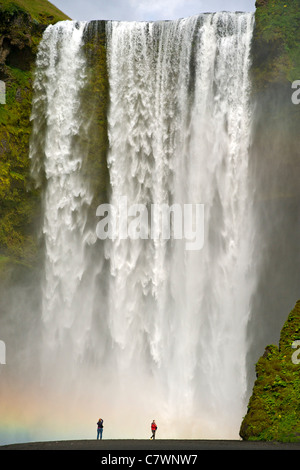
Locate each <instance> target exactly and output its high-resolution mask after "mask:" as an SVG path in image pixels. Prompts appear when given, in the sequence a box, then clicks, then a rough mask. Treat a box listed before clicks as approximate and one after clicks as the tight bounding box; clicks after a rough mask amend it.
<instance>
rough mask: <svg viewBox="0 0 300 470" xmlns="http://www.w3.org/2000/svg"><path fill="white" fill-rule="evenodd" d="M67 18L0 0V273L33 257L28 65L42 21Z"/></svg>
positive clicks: (46, 6)
mask: <svg viewBox="0 0 300 470" xmlns="http://www.w3.org/2000/svg"><path fill="white" fill-rule="evenodd" d="M66 18H67V17H66V16H65V15H64V14H62V13H61V12H59V10H58V9H57V8H55V7H54V6H53V5H51V4H50V3H49V2H47V1H45V0H35V1H30V0H16V1H8V0H0V79H1V80H3V81H4V82H5V85H6V104H0V261H1V262H0V273H1V271H3V270H4V269H5V270H8V265H9V262H10V263H11V265H13V266H15V265H19V264H20V263H21V264H22V265H27V266H32V265H33V264H34V263H35V262H36V260H37V251H38V242H37V237H36V235H35V233H36V226H37V225H36V223H37V221H38V218H39V214H40V195H39V193H38V192H37V191H35V190H34V189H33V188H32V185H31V181H30V163H29V139H30V134H31V122H30V114H31V99H32V83H33V68H34V61H35V56H36V52H37V47H38V44H39V42H40V40H41V38H42V34H43V31H44V29H45V27H46V26H47V24H50V23H54V22H56V21H58V20H64V19H66Z"/></svg>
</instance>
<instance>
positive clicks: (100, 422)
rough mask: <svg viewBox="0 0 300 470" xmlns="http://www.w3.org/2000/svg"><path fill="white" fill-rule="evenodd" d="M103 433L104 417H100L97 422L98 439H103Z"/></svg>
mask: <svg viewBox="0 0 300 470" xmlns="http://www.w3.org/2000/svg"><path fill="white" fill-rule="evenodd" d="M102 434H103V419H102V418H99V420H98V423H97V439H99V437H100V439H102Z"/></svg>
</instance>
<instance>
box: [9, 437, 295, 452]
mask: <svg viewBox="0 0 300 470" xmlns="http://www.w3.org/2000/svg"><path fill="white" fill-rule="evenodd" d="M0 450H101V451H103V452H106V451H126V452H130V453H132V454H134V452H135V451H137V452H139V451H147V452H149V451H156V453H157V451H159V452H161V453H162V452H168V453H170V451H173V452H177V453H178V452H180V453H181V454H182V453H183V452H186V451H194V452H196V453H197V451H202V450H300V443H280V442H250V441H230V440H159V439H157V440H155V441H151V440H149V441H147V440H117V439H116V440H102V441H97V440H96V439H95V440H79V441H76V440H75V441H53V442H30V443H24V444H11V445H4V446H0Z"/></svg>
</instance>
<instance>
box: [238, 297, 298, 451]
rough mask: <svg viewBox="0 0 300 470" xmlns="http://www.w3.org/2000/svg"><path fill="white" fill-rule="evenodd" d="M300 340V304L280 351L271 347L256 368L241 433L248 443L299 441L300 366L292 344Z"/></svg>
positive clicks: (287, 326)
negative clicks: (293, 355)
mask: <svg viewBox="0 0 300 470" xmlns="http://www.w3.org/2000/svg"><path fill="white" fill-rule="evenodd" d="M297 339H298V340H300V301H298V302H297V303H296V306H295V308H294V309H293V310H292V311H291V313H290V314H289V316H288V319H287V321H286V322H285V324H284V326H283V328H282V331H281V336H280V342H279V348H278V347H277V346H275V345H270V346H268V347H267V348H266V350H265V353H264V355H263V356H262V357H261V358H260V359H259V361H258V363H257V365H256V375H257V379H256V382H255V385H254V388H253V394H252V396H251V398H250V400H249V405H248V412H247V415H246V416H245V418H244V420H243V422H242V425H241V430H240V435H241V437H242V438H243V439H246V440H266V441H270V440H276V441H282V442H284V441H290V442H292V441H300V364H294V363H293V360H292V354H293V353H294V352H295V350H294V349H292V343H293V342H294V341H295V340H297Z"/></svg>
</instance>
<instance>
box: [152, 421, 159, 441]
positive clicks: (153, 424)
mask: <svg viewBox="0 0 300 470" xmlns="http://www.w3.org/2000/svg"><path fill="white" fill-rule="evenodd" d="M156 430H157V425H156V423H155V420H153V421H152V423H151V431H152V436H151V437H150V439H153V440H154V439H155V433H156Z"/></svg>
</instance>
